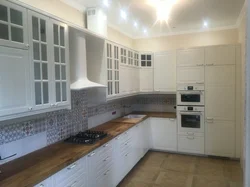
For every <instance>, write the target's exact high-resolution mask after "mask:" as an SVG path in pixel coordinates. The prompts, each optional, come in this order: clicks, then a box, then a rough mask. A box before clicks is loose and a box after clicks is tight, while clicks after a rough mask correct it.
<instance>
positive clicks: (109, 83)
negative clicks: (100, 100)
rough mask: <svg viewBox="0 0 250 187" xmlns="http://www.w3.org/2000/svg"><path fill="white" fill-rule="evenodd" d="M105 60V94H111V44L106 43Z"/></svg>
mask: <svg viewBox="0 0 250 187" xmlns="http://www.w3.org/2000/svg"><path fill="white" fill-rule="evenodd" d="M106 51H107V54H106V58H107V59H106V60H107V89H108V90H107V95H108V96H111V95H113V53H112V52H113V51H112V44H110V43H106Z"/></svg>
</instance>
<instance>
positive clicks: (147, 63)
mask: <svg viewBox="0 0 250 187" xmlns="http://www.w3.org/2000/svg"><path fill="white" fill-rule="evenodd" d="M141 67H142V68H152V67H153V54H152V53H151V54H149V53H148V54H146V53H141Z"/></svg>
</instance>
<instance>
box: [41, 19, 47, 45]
mask: <svg viewBox="0 0 250 187" xmlns="http://www.w3.org/2000/svg"><path fill="white" fill-rule="evenodd" d="M40 33H41V41H43V42H46V24H45V20H43V19H41V20H40Z"/></svg>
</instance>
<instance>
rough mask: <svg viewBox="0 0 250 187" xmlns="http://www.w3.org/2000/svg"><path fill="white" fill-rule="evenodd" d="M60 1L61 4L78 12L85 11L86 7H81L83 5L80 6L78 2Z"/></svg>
mask: <svg viewBox="0 0 250 187" xmlns="http://www.w3.org/2000/svg"><path fill="white" fill-rule="evenodd" d="M60 1H62V2H63V3H65V4H67V5H69V6H71V7H73V8H75V9H77V10H79V11H80V12H85V10H86V7H85V6H83V5H82V4H81V3H79V2H76V1H72V0H60Z"/></svg>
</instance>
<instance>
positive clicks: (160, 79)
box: [154, 51, 176, 92]
mask: <svg viewBox="0 0 250 187" xmlns="http://www.w3.org/2000/svg"><path fill="white" fill-rule="evenodd" d="M154 90H155V91H161V92H175V91H176V52H175V51H169V52H162V53H155V55H154Z"/></svg>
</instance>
